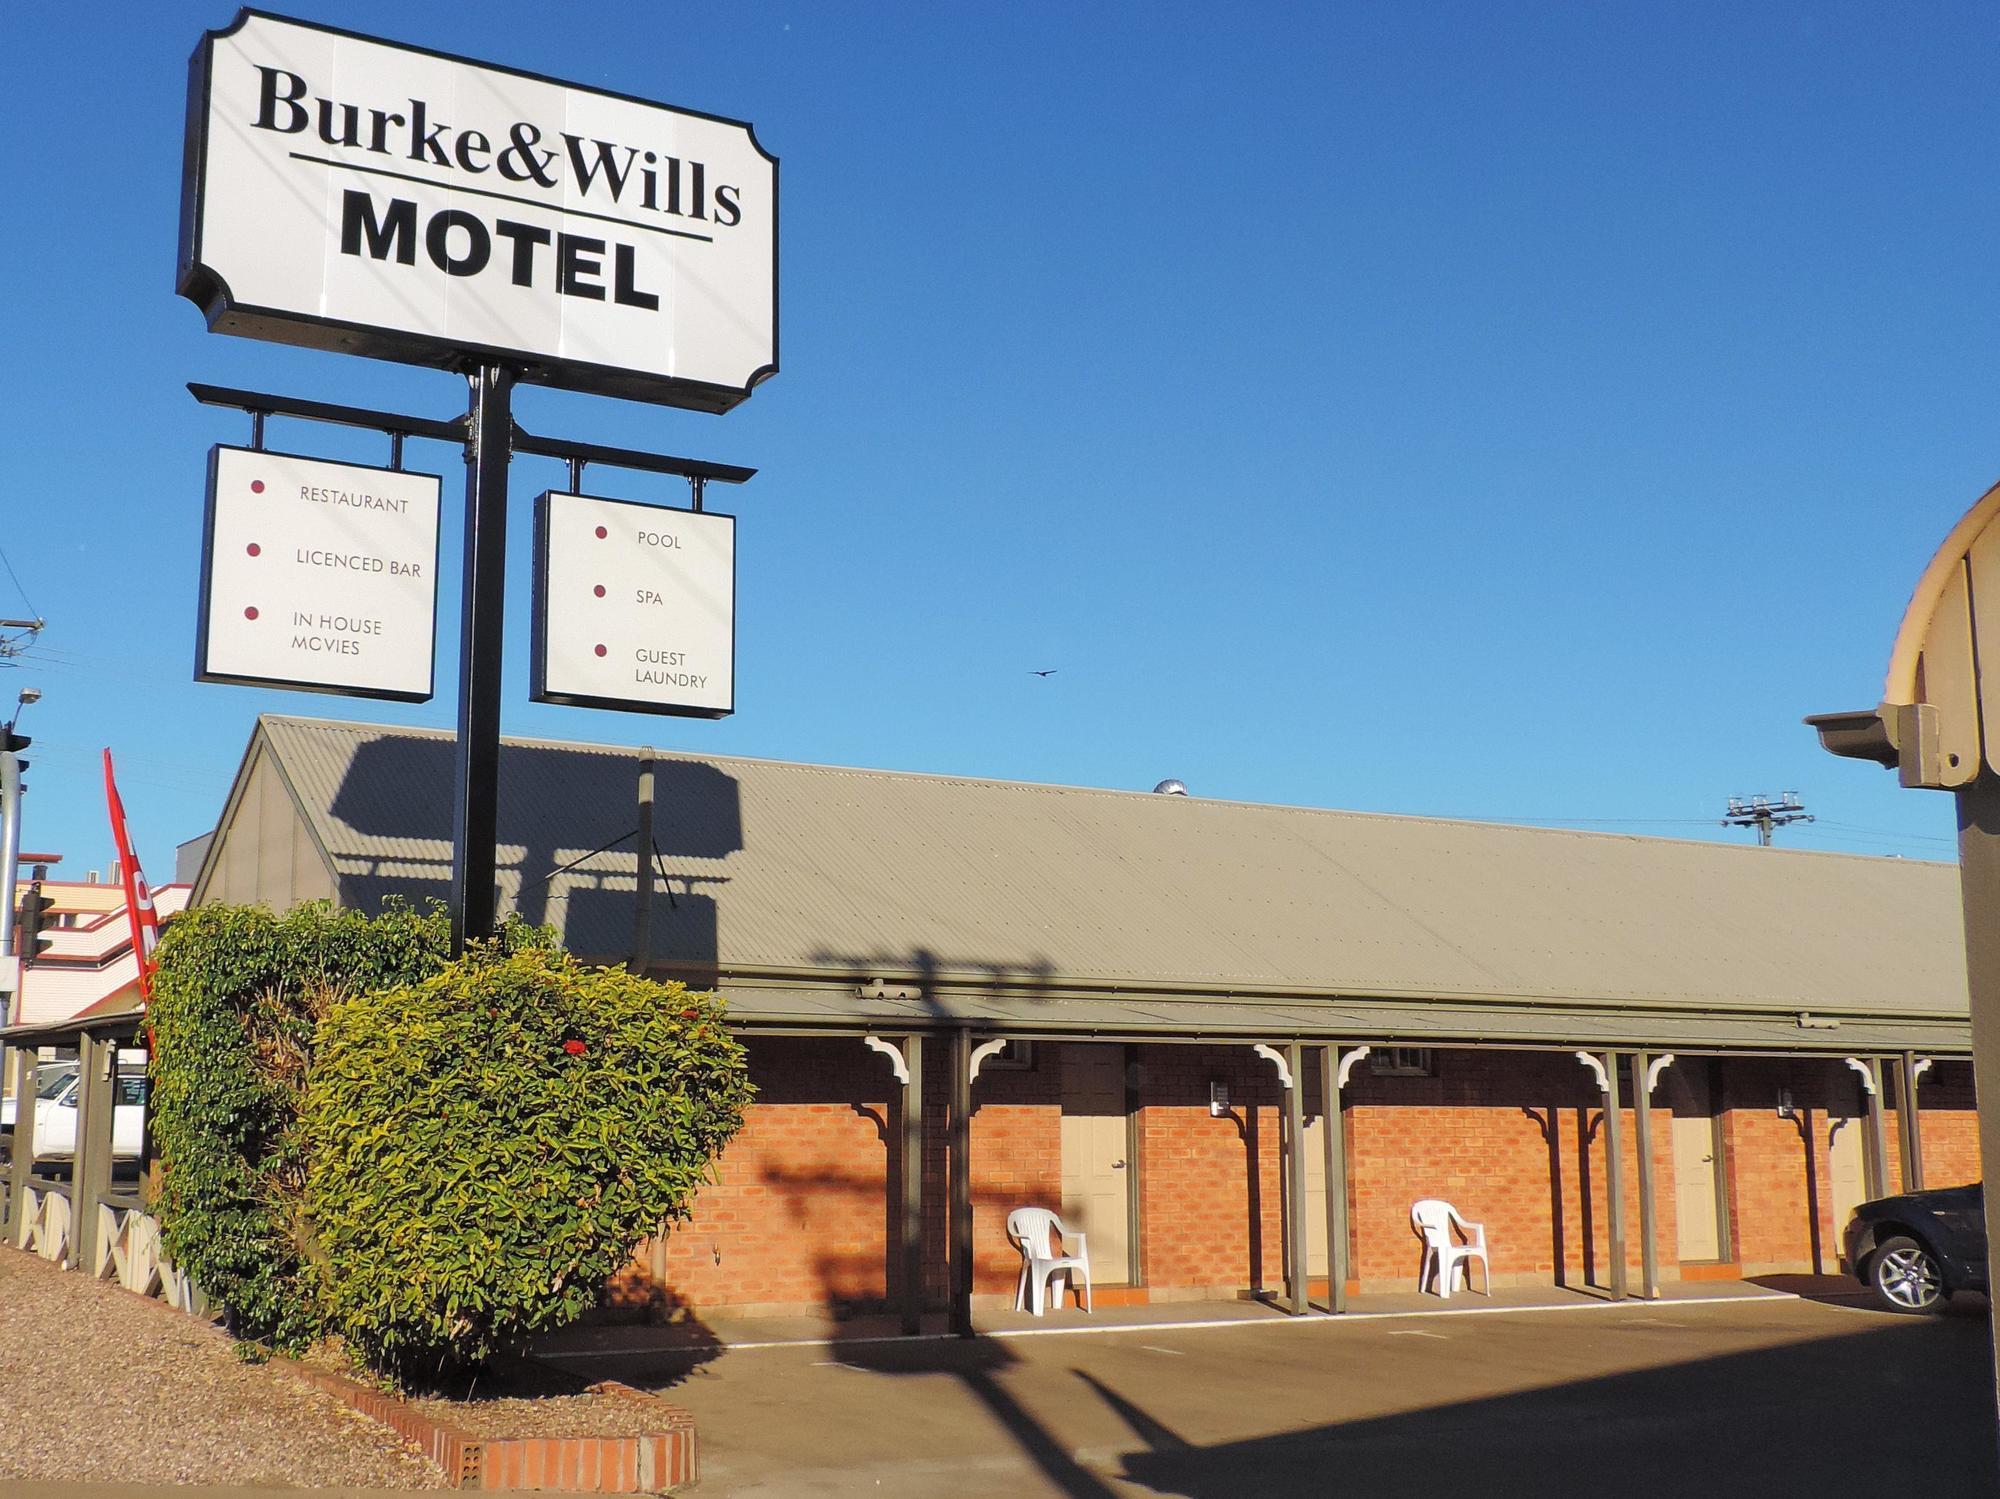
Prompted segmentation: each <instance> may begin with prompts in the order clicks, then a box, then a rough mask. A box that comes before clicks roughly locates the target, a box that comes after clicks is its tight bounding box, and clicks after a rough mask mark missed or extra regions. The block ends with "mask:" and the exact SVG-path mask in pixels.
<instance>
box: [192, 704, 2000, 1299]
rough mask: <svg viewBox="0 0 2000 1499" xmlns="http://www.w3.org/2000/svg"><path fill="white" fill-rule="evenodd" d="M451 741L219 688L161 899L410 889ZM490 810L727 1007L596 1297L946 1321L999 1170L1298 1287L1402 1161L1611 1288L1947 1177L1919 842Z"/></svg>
mask: <svg viewBox="0 0 2000 1499" xmlns="http://www.w3.org/2000/svg"><path fill="white" fill-rule="evenodd" d="M452 755H453V740H452V738H451V736H450V735H449V734H445V733H436V732H430V731H424V730H416V729H402V728H383V727H376V726H370V725H364V724H356V723H338V722H327V721H321V720H313V719H302V718H289V717H275V716H267V717H264V718H262V719H261V720H260V721H259V722H258V725H257V727H256V730H255V732H254V734H253V735H252V738H251V741H250V745H249V748H248V750H247V752H246V755H245V757H244V760H243V764H242V766H241V769H240V770H239V772H238V775H237V777H236V781H235V783H234V786H233V788H232V790H231V792H230V795H229V799H228V802H227V805H226V808H225V810H224V813H223V816H222V819H221V823H220V825H219V827H218V828H217V831H216V836H215V838H214V841H213V843H212V844H211V845H210V847H209V849H208V851H207V855H206V857H205V859H204V861H203V863H202V865H201V868H200V871H199V874H198V875H197V877H196V879H195V884H194V892H193V900H194V901H196V902H201V901H230V902H259V901H261V902H265V903H268V904H269V905H271V906H272V907H274V908H280V909H281V908H284V907H286V906H289V905H291V904H293V903H295V902H299V901H305V900H313V899H321V898H329V899H332V900H334V901H336V902H337V903H339V904H340V905H342V906H353V907H359V908H362V909H373V908H375V907H376V906H378V905H379V903H380V902H381V901H382V900H383V898H384V897H386V896H390V895H401V896H405V897H408V898H410V899H413V900H422V899H425V898H427V897H431V896H442V895H443V894H444V892H445V889H446V886H447V882H448V877H449V871H450V866H451V831H452V830H451V813H450V789H451V782H452ZM646 763H650V764H651V766H652V768H653V780H654V785H655V788H656V790H655V807H654V842H655V843H656V845H657V847H658V850H659V858H658V860H657V863H656V869H657V873H656V874H655V875H654V876H653V877H652V892H651V897H650V901H649V903H648V905H647V907H646V909H645V910H643V911H642V910H641V909H640V907H639V903H638V891H639V872H638V867H637V860H636V856H635V848H636V842H635V834H636V830H637V828H638V826H639V821H640V810H639V786H640V783H641V771H642V766H643V765H644V764H646ZM499 830H500V831H499V843H500V851H499V853H500V856H499V864H500V876H499V880H500V885H501V909H502V910H503V911H515V912H518V913H519V914H520V915H521V916H523V917H525V918H526V919H528V920H530V921H534V922H547V923H550V924H552V925H553V926H555V927H556V928H557V929H558V930H559V931H560V932H561V933H562V935H563V937H564V939H565V941H566V942H567V944H568V946H569V947H570V948H571V949H572V950H573V951H575V952H576V953H578V954H579V955H581V956H583V957H586V958H588V959H592V960H596V961H604V962H616V963H624V962H626V961H627V960H628V959H630V958H631V957H632V955H633V954H634V953H635V951H636V950H638V949H639V948H640V947H643V949H644V962H645V966H646V968H647V969H648V971H650V972H651V973H652V974H653V975H655V976H656V977H659V978H662V979H665V978H679V979H683V980H685V981H686V982H687V983H688V984H689V985H690V986H691V987H696V988H704V989H706V988H714V989H716V990H718V991H719V992H720V993H721V994H722V995H723V996H724V998H725V999H726V1001H727V1004H728V1012H729V1023H730V1025H731V1027H732V1029H733V1030H734V1031H735V1033H736V1034H738V1035H739V1036H740V1037H741V1038H742V1039H743V1041H744V1042H745V1044H746V1046H747V1048H748V1051H749V1056H750V1063H751V1072H752V1077H753V1080H754V1082H755V1084H756V1088H757V1102H756V1103H755V1104H754V1106H753V1107H752V1108H751V1109H750V1111H749V1116H748V1121H747V1123H746V1125H745V1127H744V1129H743V1132H742V1133H741V1135H740V1136H739V1137H738V1138H737V1139H736V1141H735V1142H734V1143H733V1144H732V1145H731V1146H730V1147H729V1149H728V1150H727V1151H726V1152H725V1153H724V1155H723V1156H722V1158H721V1159H720V1161H719V1162H718V1163H717V1168H716V1181H715V1182H714V1184H713V1185H711V1186H709V1187H707V1188H706V1189H704V1190H703V1192H702V1193H701V1195H700V1198H699V1200H698V1202H697V1204H696V1206H695V1209H694V1214H693V1218H692V1221H690V1222H688V1223H687V1224H685V1225H683V1226H681V1227H679V1228H677V1229H676V1230H674V1231H673V1232H672V1233H671V1234H670V1235H667V1236H664V1237H662V1238H661V1239H659V1240H658V1241H656V1242H653V1243H650V1244H648V1245H647V1246H645V1247H644V1248H643V1249H642V1251H641V1252H640V1253H639V1255H638V1256H637V1258H636V1259H635V1262H634V1263H633V1265H632V1266H631V1267H630V1269H629V1270H628V1271H627V1272H626V1273H625V1274H624V1275H623V1276H622V1277H621V1278H620V1279H619V1280H618V1281H617V1282H616V1284H615V1285H614V1287H613V1289H612V1293H611V1296H612V1300H613V1302H614V1303H615V1308H616V1309H620V1310H623V1311H626V1312H628V1313H630V1314H633V1315H644V1314H646V1313H647V1312H649V1311H650V1312H651V1313H652V1314H654V1315H665V1314H669V1313H674V1312H679V1311H681V1310H689V1311H692V1312H695V1313H700V1312H703V1311H710V1310H727V1311H730V1312H733V1313H738V1314H744V1313H753V1312H760V1311H763V1312H772V1313H790V1312H808V1311H811V1312H827V1311H831V1312H834V1313H848V1312H860V1311H874V1310H889V1311H897V1312H900V1313H901V1314H902V1316H903V1318H904V1319H905V1323H906V1325H910V1326H914V1321H915V1318H916V1316H917V1315H918V1313H919V1312H921V1311H938V1310H948V1311H949V1312H950V1313H951V1314H952V1318H953V1321H954V1323H955V1325H958V1326H960V1327H961V1328H963V1327H969V1325H970V1318H971V1315H972V1312H973V1311H974V1309H987V1308H997V1307H1002V1306H1006V1305H1010V1304H1011V1302H1012V1298H1013V1294H1014V1288H1015V1280H1016V1276H1017V1273H1018V1270H1019V1265H1020V1261H1019V1257H1018V1255H1017V1253H1016V1251H1015V1250H1014V1249H1013V1248H1012V1247H1011V1245H1010V1243H1009V1241H1008V1239H1007V1236H1006V1232H1005V1220H1006V1217H1007V1214H1008V1213H1009V1211H1010V1210H1012V1209H1014V1208H1016V1207H1026V1206H1039V1207H1049V1208H1055V1209H1057V1210H1058V1211H1060V1212H1061V1213H1062V1215H1063V1217H1064V1219H1065V1221H1066V1222H1067V1223H1069V1224H1070V1225H1071V1226H1072V1227H1078V1228H1082V1229H1083V1230H1085V1231H1086V1232H1087V1234H1088V1243H1089V1255H1090V1262H1091V1270H1092V1279H1093V1281H1094V1286H1095V1290H1096V1292H1097V1297H1098V1300H1099V1303H1100V1305H1102V1304H1104V1303H1112V1304H1116V1303H1120V1302H1131V1301H1172V1300H1197V1299H1214V1298H1239V1297H1244V1296H1251V1295H1262V1296H1267V1297H1270V1298H1272V1299H1274V1300H1276V1301H1278V1302H1279V1303H1281V1304H1283V1305H1288V1306H1294V1307H1303V1306H1304V1305H1305V1304H1306V1298H1307V1297H1311V1298H1312V1299H1314V1300H1316V1301H1317V1300H1321V1298H1324V1297H1327V1296H1328V1295H1329V1294H1330V1293H1332V1294H1333V1295H1334V1297H1335V1300H1336V1302H1337V1303H1340V1304H1344V1300H1345V1295H1346V1293H1348V1292H1350V1291H1354V1290H1357V1289H1358V1290H1359V1291H1363V1292H1373V1291H1408V1290H1412V1289H1414V1288H1415V1285H1416V1276H1417V1269H1418V1262H1419V1253H1420V1245H1419V1241H1418V1240H1417V1239H1416V1237H1415V1236H1414V1235H1413V1233H1412V1230H1411V1227H1410V1209H1411V1206H1412V1204H1413V1203H1414V1202H1416V1201H1417V1200H1419V1199H1422V1198H1432V1197H1435V1198H1443V1199H1445V1200H1447V1201H1449V1202H1451V1203H1452V1204H1453V1205H1455V1206H1456V1207H1457V1208H1458V1210H1459V1211H1460V1212H1461V1213H1462V1214H1463V1215H1464V1216H1465V1217H1466V1218H1467V1219H1470V1220H1473V1221H1476V1222H1479V1223H1483V1224H1484V1226H1485V1232H1486V1239H1487V1243H1488V1246H1489V1251H1490V1259H1491V1268H1492V1278H1493V1284H1494V1285H1495V1286H1500V1287H1505V1286H1534V1285H1550V1284H1559V1285H1565V1286H1573V1287H1574V1286H1594V1287H1600V1288H1603V1289H1604V1290H1605V1291H1607V1292H1609V1293H1612V1294H1617V1293H1619V1292H1622V1291H1629V1292H1630V1293H1631V1294H1635V1295H1636V1294H1644V1293H1645V1292H1646V1291H1647V1290H1648V1289H1649V1288H1650V1287H1656V1286H1660V1285H1672V1284H1673V1283H1675V1282H1680V1281H1693V1280H1722V1279H1731V1278H1738V1277H1748V1276H1757V1275H1764V1274H1778V1273H1788V1272H1821V1273H1831V1272H1835V1271H1838V1270H1839V1269H1841V1268H1842V1267H1841V1265H1840V1264H1839V1255H1840V1242H1839V1240H1840V1232H1839V1231H1840V1228H1841V1225H1842V1224H1843V1222H1844V1220H1845V1217H1846V1215H1847V1213H1848V1211H1849V1209H1850V1208H1851V1207H1852V1206H1853V1205H1854V1204H1855V1203H1857V1202H1860V1201H1862V1200H1864V1199H1866V1198H1869V1197H1873V1196H1879V1195H1883V1194H1885V1193H1889V1192H1894V1191H1899V1190H1902V1189H1904V1188H1905V1187H1906V1186H1916V1185H1929V1186H1944V1185H1949V1184H1952V1183H1958V1182H1968V1181H1973V1180H1977V1179H1978V1177H1979V1157H1978V1142H1977V1133H1976V1127H1975V1118H1974V1112H1973V1092H1972V1068H1971V1062H1970V1050H1971V1035H1970V1025H1969V1019H1968V1014H1967V1000H1966V981H1965V968H1964V957H1963V940H1962V929H1961V924H1960V923H1961V917H1960V908H1959V893H1958V875H1957V870H1956V868H1955V867H1953V866H1951V865H1946V864H1932V863H1920V862H1911V861H1904V860H1896V859H1881V858H1862V857H1854V856H1848V855H1836V854H1820V853H1805V852H1794V851H1790V850H1782V849H1761V848H1756V847H1753V846H1749V845H1743V846H1725V845H1720V844H1716V843H1705V842H1681V841H1672V840H1663V839H1652V838H1636V837H1625V836H1608V835H1603V834H1596V833H1578V832H1568V831H1550V830H1539V829H1525V828H1518V827H1506V826H1496V825H1489V824H1481V823H1467V822H1447V821H1441V820H1435V819H1428V818H1417V817H1392V816H1381V815H1362V814H1355V813H1346V812H1337V811H1326V810H1319V809H1313V808H1298V807H1274V806H1260V805H1253V804H1247V803H1240V802H1222V801H1212V800H1206V799H1203V798H1201V797H1199V796H1178V795H1159V794H1152V793H1135V792H1124V791H1103V790H1091V789H1084V788H1075V787H1061V786H1041V785H1023V784H1012V783H1005V782H997V781H984V780H970V779H957V778H952V777H945V776H930V775H912V774H890V773H881V772H873V771H862V770H848V769H842V768H838V767H831V766H819V765H794V764H785V763H780V762H775V761H764V760H747V759H725V758H720V757H708V756H695V755H687V754H657V755H653V756H651V757H650V758H649V760H648V759H647V758H645V757H643V756H642V752H641V751H639V750H635V749H629V748H613V747H604V746H595V745H581V744H564V743H554V742H543V741H534V740H520V739H509V740H507V741H506V742H505V745H504V749H503V753H502V761H501V768H500V803H499ZM1330 1126H1331V1128H1330ZM1330 1188H1331V1190H1329V1189H1330ZM1614 1207H1618V1208H1620V1209H1621V1211H1616V1212H1615V1211H1614ZM1330 1226H1331V1232H1330V1231H1329V1230H1330ZM1621 1241H1622V1245H1623V1253H1622V1255H1620V1253H1619V1252H1618V1248H1617V1246H1618V1244H1619V1243H1620V1242H1621ZM1329 1243H1332V1244H1333V1245H1334V1246H1335V1248H1336V1249H1337V1250H1338V1253H1336V1254H1334V1255H1333V1256H1332V1257H1331V1263H1330V1261H1329V1253H1328V1246H1329ZM1329 1275H1331V1276H1332V1277H1334V1283H1333V1285H1332V1286H1331V1287H1329V1285H1328V1284H1327V1282H1328V1277H1329ZM1062 1315H1065V1316H1078V1315H1080V1313H1076V1312H1065V1313H1063V1314H1062Z"/></svg>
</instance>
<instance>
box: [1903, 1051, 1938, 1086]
mask: <svg viewBox="0 0 2000 1499" xmlns="http://www.w3.org/2000/svg"><path fill="white" fill-rule="evenodd" d="M1935 1061H1937V1058H1936V1057H1918V1058H1917V1060H1916V1063H1915V1065H1914V1066H1912V1067H1911V1068H1910V1081H1911V1082H1915V1081H1916V1080H1917V1079H1918V1078H1920V1077H1922V1076H1923V1075H1924V1074H1925V1073H1926V1072H1929V1071H1930V1070H1931V1064H1932V1063H1934V1062H1935Z"/></svg>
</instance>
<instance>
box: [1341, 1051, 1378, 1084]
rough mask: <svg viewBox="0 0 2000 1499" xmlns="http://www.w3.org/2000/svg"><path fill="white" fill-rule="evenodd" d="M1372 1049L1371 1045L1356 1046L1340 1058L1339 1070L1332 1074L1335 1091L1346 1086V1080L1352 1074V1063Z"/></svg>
mask: <svg viewBox="0 0 2000 1499" xmlns="http://www.w3.org/2000/svg"><path fill="white" fill-rule="evenodd" d="M1374 1049H1375V1048H1374V1047H1372V1046H1357V1047H1355V1048H1354V1050H1352V1051H1350V1052H1349V1053H1348V1054H1347V1055H1346V1056H1344V1057H1342V1058H1341V1059H1340V1070H1339V1071H1338V1072H1336V1073H1335V1074H1334V1075H1333V1086H1334V1088H1335V1090H1336V1091H1338V1090H1339V1089H1341V1088H1345V1087H1346V1086H1347V1080H1348V1079H1349V1078H1350V1077H1352V1076H1354V1064H1355V1063H1356V1062H1358V1061H1360V1060H1361V1059H1362V1058H1363V1057H1365V1056H1367V1055H1368V1053H1369V1052H1371V1051H1373V1050H1374Z"/></svg>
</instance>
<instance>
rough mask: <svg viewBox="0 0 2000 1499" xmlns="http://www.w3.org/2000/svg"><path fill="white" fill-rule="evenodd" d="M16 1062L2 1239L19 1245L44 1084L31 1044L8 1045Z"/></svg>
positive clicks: (10, 1059) (33, 1162) (38, 1060)
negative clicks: (39, 1096)
mask: <svg viewBox="0 0 2000 1499" xmlns="http://www.w3.org/2000/svg"><path fill="white" fill-rule="evenodd" d="M8 1060H9V1061H11V1062H12V1063H13V1065H14V1097H15V1098H16V1099H17V1100H18V1102H17V1103H16V1104H15V1106H14V1135H13V1139H12V1140H11V1141H10V1142H9V1143H10V1148H11V1150H12V1154H13V1159H12V1161H11V1162H9V1164H8V1166H7V1222H6V1225H5V1232H4V1233H0V1243H7V1244H12V1245H14V1246H16V1247H17V1248H18V1247H19V1245H20V1243H21V1231H22V1227H23V1225H24V1224H25V1223H26V1222H27V1204H28V1177H29V1175H30V1174H31V1173H32V1172H33V1171H34V1169H35V1095H36V1093H37V1092H38V1091H39V1089H40V1087H41V1081H42V1080H41V1057H40V1056H39V1055H38V1054H37V1052H36V1051H35V1048H34V1047H32V1046H14V1047H9V1048H8Z"/></svg>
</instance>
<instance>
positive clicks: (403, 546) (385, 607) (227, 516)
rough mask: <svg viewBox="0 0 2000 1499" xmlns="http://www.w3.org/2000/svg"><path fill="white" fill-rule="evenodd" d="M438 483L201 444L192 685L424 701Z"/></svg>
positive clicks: (431, 640) (431, 635)
mask: <svg viewBox="0 0 2000 1499" xmlns="http://www.w3.org/2000/svg"><path fill="white" fill-rule="evenodd" d="M439 483H440V480H439V478H438V476H437V475H436V474H413V473H409V472H406V471H404V470H401V469H387V468H371V467H369V466H368V465H366V464H359V463H333V462H330V461H328V460H326V459H323V458H306V457H302V456H300V455H298V454H295V453H273V452H269V451H266V450H263V449H258V448H233V447H226V446H220V445H218V446H217V447H215V448H213V449H211V450H210V452H209V458H208V515H207V519H206V521H205V522H204V525H203V533H202V567H201V614H200V619H199V621H198V623H197V626H196V632H195V668H194V674H195V680H196V681H198V682H235V683H239V684H242V685H244V686H258V687H291V688H297V689H299V690H301V691H304V692H337V693H344V694H346V695H347V696H350V697H382V698H397V699H401V700H403V701H405V702H413V703H420V702H423V701H425V700H426V699H428V698H429V697H430V696H431V692H432V687H433V679H432V665H433V661H434V658H435V651H434V645H435V643H436V635H437V560H438V492H439Z"/></svg>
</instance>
